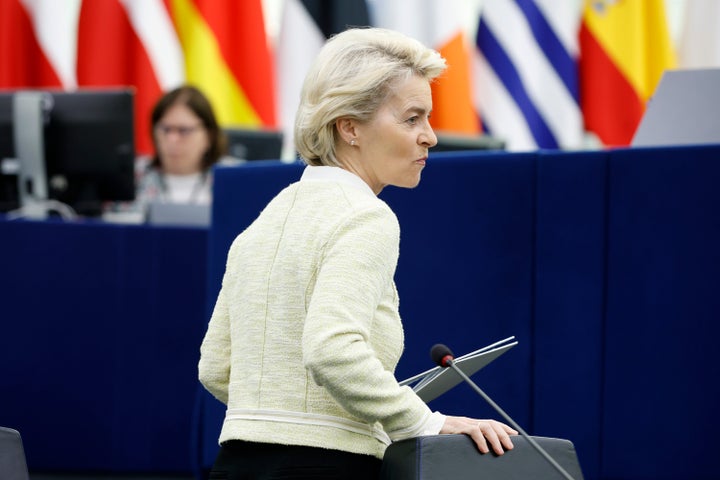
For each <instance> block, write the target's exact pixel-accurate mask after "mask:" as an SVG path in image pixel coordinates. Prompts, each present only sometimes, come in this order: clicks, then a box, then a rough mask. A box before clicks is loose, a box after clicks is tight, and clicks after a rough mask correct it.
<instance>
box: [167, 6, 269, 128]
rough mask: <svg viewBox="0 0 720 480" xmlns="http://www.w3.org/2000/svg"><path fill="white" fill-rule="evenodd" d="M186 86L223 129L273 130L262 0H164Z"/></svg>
mask: <svg viewBox="0 0 720 480" xmlns="http://www.w3.org/2000/svg"><path fill="white" fill-rule="evenodd" d="M166 1H168V2H169V5H170V12H171V16H172V17H173V20H174V24H175V27H176V29H177V33H178V37H179V39H180V43H181V45H182V49H183V52H184V54H185V74H186V79H187V82H188V83H190V84H193V85H195V86H197V87H198V88H200V89H201V90H202V91H203V92H204V93H205V94H206V95H207V96H208V98H209V99H210V102H211V103H212V105H213V109H214V110H215V114H216V115H217V117H218V121H219V122H220V123H221V124H222V125H226V126H228V125H242V126H245V127H258V128H260V127H275V126H276V124H277V122H276V116H277V114H276V111H275V99H274V92H275V77H274V71H273V64H272V61H271V59H272V56H271V52H270V49H269V45H268V40H267V37H266V34H265V21H264V17H263V9H262V2H261V0H242V1H239V0H166Z"/></svg>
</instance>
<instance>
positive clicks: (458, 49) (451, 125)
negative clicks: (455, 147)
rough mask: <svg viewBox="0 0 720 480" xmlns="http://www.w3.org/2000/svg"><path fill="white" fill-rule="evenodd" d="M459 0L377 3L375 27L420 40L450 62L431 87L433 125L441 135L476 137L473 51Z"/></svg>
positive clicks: (478, 129) (477, 131)
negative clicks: (450, 133)
mask: <svg viewBox="0 0 720 480" xmlns="http://www.w3.org/2000/svg"><path fill="white" fill-rule="evenodd" d="M462 15H463V10H462V3H461V2H460V0H444V1H442V2H440V1H438V0H392V1H384V2H377V5H375V9H374V18H375V23H376V25H377V26H379V27H385V28H390V29H393V30H398V31H400V32H403V33H405V34H406V35H409V36H411V37H414V38H416V39H417V40H420V41H421V42H423V43H424V44H425V45H427V46H428V47H431V48H434V49H435V50H437V51H439V52H440V54H441V55H442V56H443V57H444V58H445V60H447V64H448V69H447V70H446V71H445V73H444V74H443V75H442V76H441V77H440V78H439V79H438V81H437V82H435V83H433V84H432V95H433V113H432V119H431V123H432V125H433V128H435V129H436V130H438V131H445V132H453V133H463V134H476V133H479V132H480V131H481V126H480V120H479V118H478V116H477V113H476V112H475V107H474V102H473V92H472V78H471V69H470V65H471V58H472V56H471V51H472V50H471V48H470V43H469V41H468V40H467V38H466V36H465V33H464V20H463V17H462Z"/></svg>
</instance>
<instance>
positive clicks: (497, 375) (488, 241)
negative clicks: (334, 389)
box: [380, 152, 535, 428]
mask: <svg viewBox="0 0 720 480" xmlns="http://www.w3.org/2000/svg"><path fill="white" fill-rule="evenodd" d="M534 158H535V155H534V154H516V155H512V156H509V155H507V154H502V153H500V154H498V153H468V152H456V153H441V154H435V155H431V156H430V160H429V161H428V166H427V167H426V168H425V170H424V171H423V178H422V181H421V182H420V185H419V186H418V187H416V188H415V189H413V190H407V189H399V188H395V187H387V188H386V189H385V190H384V191H383V192H382V193H381V195H380V197H381V198H383V199H384V200H385V201H387V203H388V204H389V205H390V206H391V207H392V209H393V210H394V211H395V213H396V214H397V217H398V221H399V222H400V259H399V263H398V268H397V273H396V283H397V287H398V292H399V295H400V314H401V316H402V319H403V325H404V328H405V351H404V353H403V357H402V358H401V360H400V363H399V365H398V369H397V376H398V378H406V377H408V376H411V375H413V374H416V373H418V372H421V371H423V370H426V369H428V368H432V367H433V366H434V365H433V363H432V362H431V360H430V355H429V352H430V348H431V347H432V345H434V344H435V343H445V344H446V345H448V346H449V347H450V348H451V349H452V350H453V351H454V353H455V354H456V355H461V354H464V353H468V352H470V351H472V350H475V349H477V348H480V347H483V346H485V345H488V344H490V343H493V342H495V341H498V340H501V339H503V338H506V337H509V336H512V335H514V336H516V338H517V340H518V341H519V345H518V346H516V347H514V348H513V349H512V350H510V351H509V352H508V353H506V354H505V355H504V356H502V357H500V358H499V359H498V360H496V361H495V362H494V363H493V364H491V365H489V366H488V367H486V368H485V369H483V370H481V371H480V372H478V373H477V374H476V376H475V377H474V379H475V380H476V381H478V382H479V383H480V385H481V386H482V388H483V389H484V390H485V391H486V393H487V394H488V395H490V397H492V398H493V399H494V400H495V401H496V402H498V403H499V404H501V405H503V408H504V409H505V410H506V411H507V412H508V413H510V415H512V416H513V418H514V419H515V420H516V421H517V422H519V423H521V424H522V425H525V426H528V425H530V422H531V417H530V414H531V405H530V400H531V395H530V391H531V390H530V388H531V380H532V366H531V362H530V353H531V345H532V337H531V334H532V332H531V328H530V326H531V319H532V315H533V312H532V287H533V285H532V271H533V216H534V211H533V210H534V206H533V205H534V191H535V189H534V186H535V163H534ZM430 406H431V407H432V408H433V409H436V410H439V411H442V412H445V413H448V414H454V415H466V416H474V417H478V418H497V417H498V415H497V413H495V412H494V411H492V410H491V408H490V407H489V406H488V405H487V404H486V403H485V402H484V401H483V399H482V398H480V397H479V396H478V395H477V394H476V393H475V392H474V391H472V389H471V388H470V387H468V386H466V385H464V384H462V385H459V386H458V387H456V388H455V389H454V390H452V391H450V392H447V393H446V394H444V395H443V396H441V397H439V398H438V399H436V400H434V401H433V402H431V404H430ZM528 428H529V427H528Z"/></svg>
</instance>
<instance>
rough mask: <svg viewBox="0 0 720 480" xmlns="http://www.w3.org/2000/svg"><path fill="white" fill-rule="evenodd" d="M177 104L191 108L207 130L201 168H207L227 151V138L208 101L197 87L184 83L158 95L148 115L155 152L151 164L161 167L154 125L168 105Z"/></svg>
mask: <svg viewBox="0 0 720 480" xmlns="http://www.w3.org/2000/svg"><path fill="white" fill-rule="evenodd" d="M178 104H181V105H185V106H186V107H188V108H189V109H190V110H192V111H193V113H195V115H197V116H198V118H200V120H201V121H202V123H203V126H204V127H205V129H206V130H207V133H208V138H209V140H210V147H209V148H208V150H207V152H205V155H203V159H202V168H203V170H208V169H209V168H210V167H212V166H213V165H214V164H215V163H217V162H218V160H220V157H222V156H223V155H225V153H226V151H227V138H226V137H225V133H224V132H223V131H222V129H221V128H220V126H219V125H218V122H217V119H216V118H215V113H214V112H213V108H212V105H210V101H209V100H208V99H207V97H206V96H205V95H204V94H203V93H202V92H201V91H200V90H199V89H197V88H196V87H193V86H192V85H184V86H182V87H178V88H175V89H174V90H171V91H169V92H167V93H165V94H164V95H163V96H162V97H160V100H158V101H157V103H156V104H155V107H153V111H152V115H151V117H150V118H151V120H152V121H151V124H150V135H151V137H152V140H153V147H154V148H155V154H154V156H153V159H152V164H151V165H152V166H153V167H156V168H161V166H162V165H161V163H160V158H158V154H157V151H158V148H157V142H156V140H155V133H154V132H155V127H156V126H157V124H158V122H159V121H160V119H161V118H162V117H163V116H164V115H165V112H167V111H168V109H169V108H170V107H172V106H174V105H178Z"/></svg>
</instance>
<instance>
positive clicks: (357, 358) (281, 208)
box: [199, 167, 444, 458]
mask: <svg viewBox="0 0 720 480" xmlns="http://www.w3.org/2000/svg"><path fill="white" fill-rule="evenodd" d="M399 241H400V229H399V225H398V222H397V218H396V217H395V215H394V213H393V212H392V211H391V209H390V208H389V207H388V206H387V204H385V202H383V201H382V200H380V199H378V198H377V197H376V196H375V195H374V194H373V192H372V190H371V189H370V188H369V187H368V185H367V184H365V183H364V182H363V181H362V180H361V179H360V178H359V177H357V176H355V175H354V174H352V173H350V172H348V171H346V170H343V169H340V168H337V167H306V169H305V171H304V173H303V176H302V178H301V180H300V181H299V182H297V183H294V184H292V185H290V186H288V187H287V188H285V189H284V190H283V191H282V192H280V193H279V194H278V195H277V196H276V197H275V198H274V199H273V200H272V201H271V202H270V203H269V204H268V205H267V206H266V207H265V209H264V210H263V211H262V213H261V214H260V215H259V217H258V218H257V219H256V220H255V221H254V222H253V223H252V224H251V225H250V226H249V227H248V228H247V229H246V230H245V231H244V232H242V233H241V234H240V235H239V236H238V237H237V238H236V239H235V241H234V242H233V244H232V246H231V248H230V251H229V254H228V258H227V265H226V271H225V275H224V278H223V283H222V288H221V291H220V293H219V295H218V298H217V301H216V304H215V309H214V311H213V314H212V317H211V319H210V323H209V325H208V329H207V333H206V335H205V338H204V339H203V342H202V346H201V351H200V353H201V355H200V362H199V378H200V381H201V382H202V383H203V385H204V386H205V388H207V390H208V391H209V392H210V393H212V394H213V395H214V396H215V397H216V398H217V399H219V400H220V401H221V402H223V403H225V404H226V405H227V411H226V415H225V421H224V423H223V426H222V431H221V434H220V439H219V441H220V443H222V442H225V441H227V440H231V439H239V440H246V441H253V442H272V443H279V444H287V445H307V446H313V447H324V448H331V449H337V450H343V451H348V452H353V453H359V454H368V455H374V456H376V457H378V458H381V457H382V455H383V453H384V451H385V448H386V447H387V445H388V444H389V443H390V442H391V441H394V440H399V439H403V438H407V437H412V436H417V435H423V434H437V433H438V432H439V430H440V427H441V426H442V423H443V422H444V417H443V416H442V415H441V414H439V413H434V414H433V413H432V412H431V411H430V410H429V408H428V407H427V405H425V403H424V402H423V401H422V400H421V399H420V398H419V397H418V396H417V395H415V393H414V392H413V391H412V390H411V389H410V388H409V387H401V386H399V385H398V383H397V381H396V379H395V377H394V375H393V371H394V368H395V366H396V364H397V362H398V360H399V358H400V354H401V353H402V350H403V330H402V325H401V323H400V316H399V313H398V295H397V291H396V289H395V283H394V281H393V276H394V273H395V267H396V264H397V259H398V248H399Z"/></svg>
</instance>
